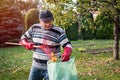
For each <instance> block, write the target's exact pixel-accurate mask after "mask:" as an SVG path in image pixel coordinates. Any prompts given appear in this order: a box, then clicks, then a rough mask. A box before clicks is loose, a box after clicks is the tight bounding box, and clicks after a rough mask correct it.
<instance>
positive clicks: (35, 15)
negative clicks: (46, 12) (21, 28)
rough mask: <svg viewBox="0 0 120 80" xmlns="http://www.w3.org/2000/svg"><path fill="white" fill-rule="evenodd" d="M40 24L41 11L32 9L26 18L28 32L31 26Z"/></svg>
mask: <svg viewBox="0 0 120 80" xmlns="http://www.w3.org/2000/svg"><path fill="white" fill-rule="evenodd" d="M38 22H39V10H38V9H35V8H33V9H30V10H29V11H28V12H27V14H26V16H25V29H26V30H27V29H28V28H29V27H30V26H31V25H33V24H35V23H38Z"/></svg>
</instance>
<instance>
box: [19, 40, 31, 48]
mask: <svg viewBox="0 0 120 80" xmlns="http://www.w3.org/2000/svg"><path fill="white" fill-rule="evenodd" d="M19 44H21V45H22V46H24V47H25V48H26V49H28V50H31V49H33V43H30V42H28V41H27V39H22V40H21V41H19Z"/></svg>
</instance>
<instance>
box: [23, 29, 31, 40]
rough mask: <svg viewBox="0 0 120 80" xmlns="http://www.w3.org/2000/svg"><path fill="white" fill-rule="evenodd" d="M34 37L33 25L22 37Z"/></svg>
mask: <svg viewBox="0 0 120 80" xmlns="http://www.w3.org/2000/svg"><path fill="white" fill-rule="evenodd" d="M31 38H32V27H30V28H29V29H28V30H27V31H26V32H25V33H24V34H23V35H22V36H21V40H22V39H31Z"/></svg>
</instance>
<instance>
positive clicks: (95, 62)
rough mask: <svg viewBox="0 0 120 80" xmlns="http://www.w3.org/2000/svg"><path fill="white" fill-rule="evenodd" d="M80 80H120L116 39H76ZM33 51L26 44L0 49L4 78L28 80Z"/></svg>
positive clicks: (75, 52) (1, 77)
mask: <svg viewBox="0 0 120 80" xmlns="http://www.w3.org/2000/svg"><path fill="white" fill-rule="evenodd" d="M72 45H73V49H74V50H73V54H72V56H74V57H75V58H76V61H75V62H76V67H77V71H78V77H79V80H119V79H120V60H114V59H113V55H112V45H113V40H85V41H83V40H78V41H72ZM31 62H32V52H31V51H28V50H25V49H24V48H23V47H20V46H15V47H7V48H0V80H27V78H28V75H29V70H30V67H31Z"/></svg>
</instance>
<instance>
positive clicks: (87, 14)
mask: <svg viewBox="0 0 120 80" xmlns="http://www.w3.org/2000/svg"><path fill="white" fill-rule="evenodd" d="M0 6H1V7H0V25H1V26H0V39H2V40H11V39H13V38H14V39H15V38H16V37H11V36H12V35H13V34H14V33H13V32H15V31H12V30H16V31H17V32H15V33H18V34H16V35H17V38H18V39H19V37H20V35H21V34H22V33H23V32H25V29H28V28H29V27H30V25H32V24H34V23H38V18H37V15H38V13H39V11H41V10H43V9H49V10H51V11H52V13H53V15H54V18H55V19H54V24H55V25H57V26H59V27H62V28H63V29H64V30H65V31H66V34H67V36H68V38H69V39H70V40H78V39H83V40H87V39H114V48H113V50H114V58H115V59H118V58H119V57H118V56H119V55H118V50H119V37H120V35H119V33H120V30H119V29H120V26H119V25H120V24H119V23H120V17H119V16H120V1H119V0H102V1H101V0H26V1H24V0H1V1H0ZM36 12H37V13H36ZM34 16H36V18H33V17H34ZM31 19H32V20H31ZM18 26H19V27H18ZM20 26H21V27H20ZM3 35H4V36H3ZM5 35H6V36H5ZM2 40H1V41H0V42H1V43H3V42H2Z"/></svg>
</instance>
